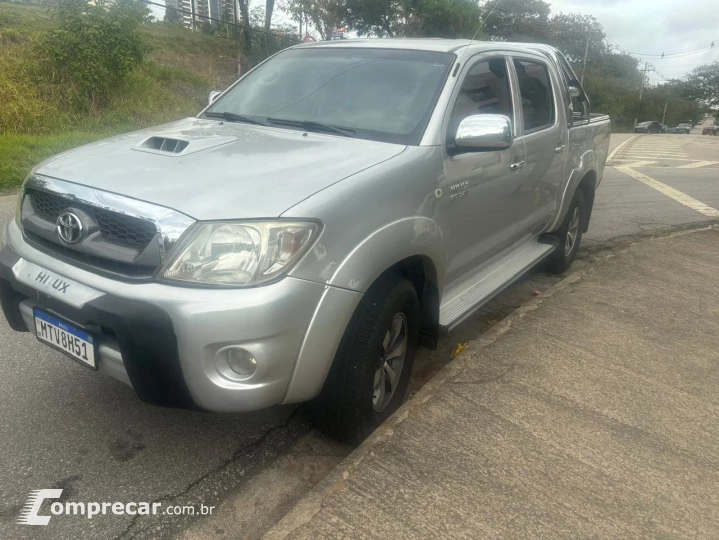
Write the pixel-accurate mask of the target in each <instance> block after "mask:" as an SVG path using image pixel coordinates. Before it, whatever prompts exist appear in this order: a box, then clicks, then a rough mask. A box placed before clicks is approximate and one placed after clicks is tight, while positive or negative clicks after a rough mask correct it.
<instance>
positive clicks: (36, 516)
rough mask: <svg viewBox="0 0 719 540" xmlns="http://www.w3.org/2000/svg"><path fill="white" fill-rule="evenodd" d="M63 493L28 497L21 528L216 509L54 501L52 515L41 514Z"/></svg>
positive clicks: (41, 491) (48, 491)
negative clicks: (61, 519)
mask: <svg viewBox="0 0 719 540" xmlns="http://www.w3.org/2000/svg"><path fill="white" fill-rule="evenodd" d="M61 496H62V489H36V490H34V491H31V492H30V495H28V498H27V501H26V502H25V506H23V508H22V510H21V511H20V515H19V516H18V518H17V522H18V523H20V524H22V525H47V524H48V523H49V522H50V519H51V518H52V517H53V516H84V517H85V518H87V519H92V518H94V517H95V516H106V515H114V516H152V515H160V514H163V515H176V516H208V515H211V514H212V511H213V510H214V509H215V507H214V506H208V505H205V504H204V503H200V504H199V505H163V503H161V502H137V501H131V502H117V501H115V502H107V501H103V502H100V501H85V502H74V501H64V502H61V501H57V500H56V501H54V502H52V503H51V504H50V507H49V511H50V513H49V515H48V514H41V510H42V504H43V502H44V501H45V500H47V499H59V498H60V497H61Z"/></svg>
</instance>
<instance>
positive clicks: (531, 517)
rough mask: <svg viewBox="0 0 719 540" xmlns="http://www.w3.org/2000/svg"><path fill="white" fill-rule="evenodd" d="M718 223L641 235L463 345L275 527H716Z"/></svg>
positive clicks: (589, 533) (322, 534) (594, 533)
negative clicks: (463, 349)
mask: <svg viewBox="0 0 719 540" xmlns="http://www.w3.org/2000/svg"><path fill="white" fill-rule="evenodd" d="M718 276H719V228H709V229H704V230H699V231H693V232H683V233H677V234H674V235H671V236H667V237H663V238H656V239H650V240H643V241H641V242H639V243H637V244H635V245H632V246H630V247H628V248H626V249H622V250H620V251H615V252H611V253H607V254H605V255H604V256H603V257H601V258H600V260H599V261H598V262H596V263H595V264H594V265H592V268H591V269H590V270H588V271H585V272H581V273H580V272H577V273H576V274H572V275H570V276H569V277H568V278H567V279H565V280H563V281H562V282H561V283H559V284H558V285H557V286H555V287H553V288H551V289H550V290H548V291H545V293H544V294H542V295H541V296H538V297H537V298H535V300H534V301H532V302H530V303H529V304H527V305H525V306H523V307H521V308H519V309H518V310H517V311H515V312H514V313H513V314H512V315H510V316H509V317H507V318H506V319H504V320H503V321H502V322H501V323H499V325H498V326H496V327H494V328H493V329H492V330H490V331H489V332H488V333H486V334H484V335H483V336H482V338H481V339H480V340H478V341H477V342H474V343H472V344H470V347H469V349H468V350H467V351H466V352H465V353H464V354H463V355H461V356H460V357H459V358H457V359H456V360H455V361H454V362H452V363H451V364H450V365H449V366H447V367H446V368H444V370H443V371H441V372H440V373H439V374H438V375H437V376H436V377H435V378H434V379H433V380H431V381H430V382H429V383H427V384H426V385H425V386H424V387H423V388H422V390H420V391H419V392H418V394H417V395H416V396H415V397H414V398H413V399H412V400H410V401H409V402H407V403H406V404H405V405H404V406H403V407H402V408H401V409H400V410H399V411H398V412H397V414H395V415H394V416H393V417H392V418H391V419H390V420H389V421H388V422H387V423H386V424H385V425H384V426H383V427H382V428H380V430H378V431H377V432H376V433H375V434H373V435H372V436H371V437H370V438H369V439H368V440H367V441H365V443H364V444H363V445H362V446H360V447H359V448H358V449H357V450H355V451H354V452H353V453H352V454H351V455H350V456H349V457H348V458H347V459H345V460H344V461H343V462H342V463H341V464H340V465H339V466H338V467H337V468H336V469H335V470H334V471H333V472H332V473H331V474H330V475H329V476H328V477H327V478H326V479H325V480H323V481H322V482H321V483H320V484H318V485H317V486H316V488H315V489H314V490H312V491H311V492H310V493H309V494H308V495H307V496H306V497H305V498H304V499H302V500H301V501H300V503H298V504H297V505H296V506H295V507H294V509H293V510H292V511H290V513H289V514H287V515H286V516H285V518H284V519H283V520H282V521H280V522H279V523H278V524H277V525H276V526H275V527H274V528H273V529H272V530H271V531H270V532H269V533H268V535H267V537H268V538H286V537H289V538H308V539H309V538H312V539H315V538H340V537H345V538H350V537H352V538H357V537H363V538H385V539H386V538H428V537H466V538H477V537H514V538H527V537H550V538H556V537H574V538H576V537H601V538H609V537H613V538H621V537H639V536H650V537H665V536H669V537H688V536H693V537H705V538H708V537H716V535H717V531H719V369H718V368H719V347H718V345H719V341H718V340H717V336H718V335H719V279H718Z"/></svg>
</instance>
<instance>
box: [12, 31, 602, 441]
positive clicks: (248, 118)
mask: <svg viewBox="0 0 719 540" xmlns="http://www.w3.org/2000/svg"><path fill="white" fill-rule="evenodd" d="M609 134H610V121H609V117H608V116H606V115H602V114H592V113H591V112H590V105H589V99H588V98H587V96H586V94H585V92H584V90H583V89H582V86H581V84H580V83H579V81H578V79H577V76H576V74H575V73H574V71H573V70H572V68H571V66H570V65H569V63H568V62H567V60H566V59H565V58H564V56H563V55H562V54H561V53H560V52H559V51H558V50H556V49H554V48H552V47H550V46H547V45H539V44H537V45H535V44H529V43H523V44H519V43H514V44H512V43H501V42H470V41H467V40H461V41H459V40H442V39H426V40H413V39H401V40H381V39H368V40H347V41H332V42H324V43H316V44H301V45H297V46H295V47H292V48H289V49H286V50H284V51H282V52H280V53H278V54H276V55H275V56H273V57H271V58H270V59H268V60H266V61H265V62H263V63H261V64H260V65H258V66H257V67H255V68H254V69H253V70H251V71H249V72H248V73H247V74H246V75H245V76H244V77H242V78H241V79H240V80H239V81H238V82H237V83H235V84H234V85H233V86H232V87H230V88H229V89H228V90H226V91H225V92H223V93H220V95H219V97H218V96H217V95H212V96H211V103H210V105H209V106H208V107H207V108H206V109H205V110H204V111H202V112H201V113H200V114H199V115H198V116H197V117H192V118H185V119H183V120H179V121H176V122H173V123H170V124H166V125H163V126H158V127H152V128H148V129H144V130H141V131H137V132H134V133H129V134H126V135H121V136H117V137H112V138H110V139H107V140H104V141H101V142H97V143H94V144H90V145H87V146H85V147H82V148H78V149H75V150H73V151H70V152H66V153H64V154H61V155H59V156H55V157H54V158H51V159H49V160H47V161H45V162H44V163H42V164H40V165H39V166H37V167H35V169H34V170H33V171H32V173H31V174H30V176H29V177H28V179H27V180H26V181H25V183H24V185H23V188H22V190H21V193H20V195H19V199H18V206H17V213H16V217H15V219H10V220H8V225H7V227H6V230H5V233H4V234H3V244H4V245H5V247H3V249H2V251H0V300H1V301H2V309H3V311H4V313H5V317H6V318H7V320H8V321H9V323H10V326H11V327H12V328H13V329H14V330H16V331H22V332H28V331H30V332H33V333H35V335H36V336H37V338H38V339H39V340H40V341H41V342H43V343H45V344H47V345H48V346H50V347H54V348H56V349H59V350H61V351H62V352H64V353H65V354H66V355H67V356H69V357H71V358H73V359H74V360H75V361H77V362H79V363H80V364H82V365H83V366H85V367H88V368H90V369H93V370H99V371H100V372H104V373H106V374H108V375H110V376H112V377H115V378H116V379H118V380H120V381H122V382H124V383H125V384H128V385H130V386H131V387H132V388H134V390H135V391H136V393H137V395H138V396H139V398H140V399H142V400H143V401H146V402H149V403H154V404H157V405H164V406H172V407H187V408H192V409H204V410H209V411H218V412H242V411H251V410H256V409H261V408H264V407H270V406H273V405H276V404H280V403H283V404H287V403H298V402H303V401H309V400H313V406H312V410H313V417H314V419H315V421H316V423H317V425H318V426H319V427H320V428H322V429H323V430H324V431H325V432H327V433H328V434H330V435H332V436H334V437H336V438H338V439H340V440H342V441H346V442H349V443H358V442H359V441H361V440H362V439H363V438H364V437H365V436H367V435H368V434H369V433H370V432H371V431H372V430H373V429H374V428H375V427H377V426H378V425H379V424H380V423H381V422H382V421H384V419H386V418H387V417H388V416H389V415H390V414H392V413H393V412H394V411H395V410H396V409H397V408H398V407H399V406H400V404H401V403H402V401H403V400H404V398H405V395H406V393H407V388H408V384H409V379H410V374H411V372H412V364H413V362H414V356H415V351H416V349H417V347H418V345H423V346H426V347H429V348H434V347H436V345H437V339H438V335H439V332H440V331H441V330H451V329H452V328H454V327H456V326H457V325H458V324H460V323H461V322H462V321H464V320H465V319H467V317H469V316H470V315H471V314H472V313H473V312H475V311H476V310H477V309H479V308H480V307H481V306H482V305H484V304H485V303H486V302H488V301H489V300H490V299H491V298H492V297H493V296H495V295H496V294H497V293H499V292H500V291H502V290H503V289H504V288H505V287H507V286H508V285H509V284H511V283H512V282H513V281H515V280H516V279H518V278H519V277H521V276H522V275H523V274H525V273H526V272H527V271H528V270H529V269H530V268H532V267H533V266H535V265H537V264H538V263H540V262H544V263H545V264H546V267H547V269H548V270H551V271H554V272H562V271H564V270H566V269H567V268H568V267H569V265H570V264H571V263H572V261H573V260H574V258H575V256H576V254H577V250H578V248H579V244H580V241H581V239H582V233H584V232H586V231H587V229H588V227H589V222H590V216H591V213H592V207H593V203H594V194H595V189H596V188H597V186H598V185H599V183H600V181H601V180H602V175H603V172H604V165H605V161H606V159H607V154H608V151H609ZM24 369H40V368H39V367H38V366H33V365H32V363H30V364H26V365H24ZM46 376H48V377H50V376H52V374H51V373H47V374H46ZM81 380H83V381H84V380H85V378H82V379H81ZM149 413H151V411H149V412H148V414H149ZM211 442H212V441H208V444H211Z"/></svg>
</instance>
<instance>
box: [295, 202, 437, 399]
mask: <svg viewBox="0 0 719 540" xmlns="http://www.w3.org/2000/svg"><path fill="white" fill-rule="evenodd" d="M444 260H445V251H444V239H443V237H442V232H441V229H440V228H439V227H438V226H437V224H436V223H434V222H433V221H432V220H430V219H429V218H425V217H421V216H420V217H409V218H404V219H401V220H398V221H395V222H393V223H390V224H388V225H386V226H384V227H381V228H380V229H378V230H376V231H375V232H374V233H372V234H371V235H369V236H368V237H367V238H366V239H365V240H364V241H362V242H361V243H360V244H359V245H357V246H356V247H355V248H354V249H353V250H352V251H351V252H350V253H349V255H348V256H347V257H346V258H345V260H344V261H343V262H342V263H341V264H340V265H339V266H338V268H337V270H336V271H335V273H334V274H333V276H332V278H331V279H330V280H329V281H328V283H327V285H328V286H327V288H326V290H325V293H324V294H323V296H322V299H321V300H320V303H319V305H318V306H317V308H316V310H315V313H314V315H313V317H312V321H311V322H310V326H309V328H308V330H307V333H306V334H305V338H304V340H303V343H302V346H301V347H300V351H299V354H298V357H297V359H296V361H295V366H294V370H293V373H292V377H291V380H290V384H289V386H288V389H287V393H286V394H285V399H284V400H283V403H296V402H300V401H307V400H310V399H312V398H314V397H316V396H317V395H318V394H319V392H320V390H321V389H322V387H323V385H324V383H325V380H326V378H327V375H328V373H329V371H330V368H331V366H332V363H333V362H334V360H335V357H336V354H337V350H338V348H339V345H340V342H341V340H342V337H343V336H344V333H345V330H346V328H347V326H348V325H349V322H350V320H351V318H352V316H353V314H354V312H355V310H356V309H357V306H358V305H359V303H360V300H361V298H362V296H363V294H364V293H365V292H366V291H367V290H368V289H369V288H370V287H371V286H372V284H373V283H375V282H376V281H377V280H378V279H379V278H380V277H381V276H384V275H386V274H387V273H396V274H398V275H399V276H402V277H406V278H407V279H408V280H409V281H410V282H411V283H412V285H413V286H414V287H415V291H416V292H417V297H418V299H419V302H420V315H421V319H420V344H422V345H423V346H425V347H428V348H435V347H436V345H437V339H438V335H439V298H440V291H441V288H442V287H443V284H444Z"/></svg>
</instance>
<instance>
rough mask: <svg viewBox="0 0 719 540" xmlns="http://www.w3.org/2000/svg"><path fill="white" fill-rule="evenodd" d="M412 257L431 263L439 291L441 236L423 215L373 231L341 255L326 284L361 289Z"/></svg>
mask: <svg viewBox="0 0 719 540" xmlns="http://www.w3.org/2000/svg"><path fill="white" fill-rule="evenodd" d="M416 256H420V257H425V258H427V259H429V260H430V261H431V262H432V264H433V265H434V268H435V273H436V278H435V279H436V281H437V283H436V285H437V287H438V289H439V290H442V287H443V285H444V273H445V265H446V258H447V256H446V249H445V243H444V235H443V233H442V229H440V227H439V226H438V225H437V224H436V223H435V222H434V221H433V220H431V219H430V218H427V217H424V216H410V217H406V218H402V219H399V220H397V221H393V222H391V223H388V224H387V225H384V226H383V227H381V228H379V229H377V230H376V231H374V232H373V233H372V234H370V235H369V236H368V237H367V238H365V239H364V240H363V241H362V242H360V243H359V244H358V245H357V246H356V247H355V248H354V249H353V250H352V251H351V252H350V253H349V255H347V257H345V259H344V260H343V261H342V263H340V265H339V266H338V267H337V270H335V272H334V274H333V275H332V277H331V278H330V279H329V281H328V282H327V284H328V285H331V286H333V287H341V288H343V289H350V290H354V291H360V292H365V291H367V289H369V287H370V285H372V283H374V281H375V280H376V279H377V278H378V277H379V276H380V275H381V274H382V273H383V272H384V271H385V270H387V269H388V268H390V267H391V266H393V265H394V264H396V263H398V262H400V261H403V260H405V259H407V258H409V257H416Z"/></svg>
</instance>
